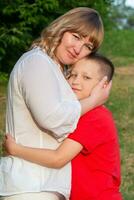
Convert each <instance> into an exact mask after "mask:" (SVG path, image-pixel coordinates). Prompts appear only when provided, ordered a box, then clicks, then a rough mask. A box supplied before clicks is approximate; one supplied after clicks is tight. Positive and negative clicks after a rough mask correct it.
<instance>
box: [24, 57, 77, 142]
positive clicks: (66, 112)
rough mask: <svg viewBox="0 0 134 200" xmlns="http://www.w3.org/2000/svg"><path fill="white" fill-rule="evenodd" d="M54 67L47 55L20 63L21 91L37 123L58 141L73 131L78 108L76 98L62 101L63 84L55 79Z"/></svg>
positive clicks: (56, 77)
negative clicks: (21, 72)
mask: <svg viewBox="0 0 134 200" xmlns="http://www.w3.org/2000/svg"><path fill="white" fill-rule="evenodd" d="M54 67H55V66H53V64H52V63H51V62H50V61H49V59H48V58H47V56H46V57H44V56H42V55H40V54H35V55H33V56H30V57H29V58H28V59H26V60H24V61H23V63H22V68H23V75H22V80H21V81H22V82H21V88H22V94H23V97H24V99H25V103H26V105H27V107H28V109H29V110H30V112H31V114H32V117H33V118H34V120H35V121H36V122H37V124H38V125H39V126H40V127H41V128H43V129H47V130H49V131H52V132H54V133H55V135H56V137H59V138H60V137H62V136H63V135H64V134H67V133H70V132H72V131H73V130H74V129H75V128H76V126H77V122H78V120H79V117H80V112H81V106H80V103H79V101H78V100H77V99H75V98H70V99H69V98H68V99H66V98H64V95H63V92H62V91H63V87H64V85H63V81H61V80H60V79H59V78H58V76H57V74H56V71H55V70H53V68H54ZM61 88H62V90H61ZM70 91H71V90H70ZM71 92H72V91H71Z"/></svg>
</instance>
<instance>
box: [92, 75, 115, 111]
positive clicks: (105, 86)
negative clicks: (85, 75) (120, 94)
mask: <svg viewBox="0 0 134 200" xmlns="http://www.w3.org/2000/svg"><path fill="white" fill-rule="evenodd" d="M111 88H112V81H110V82H109V83H108V82H107V77H104V78H103V79H102V80H101V81H100V82H99V83H98V84H97V85H96V87H95V88H93V90H92V93H91V96H90V98H91V100H92V101H93V103H94V106H95V107H97V106H100V105H102V104H104V103H105V102H106V101H107V99H108V97H109V94H110V91H111Z"/></svg>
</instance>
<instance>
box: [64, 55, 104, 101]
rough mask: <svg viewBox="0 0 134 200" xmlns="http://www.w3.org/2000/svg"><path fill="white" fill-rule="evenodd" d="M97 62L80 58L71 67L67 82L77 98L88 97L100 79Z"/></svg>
mask: <svg viewBox="0 0 134 200" xmlns="http://www.w3.org/2000/svg"><path fill="white" fill-rule="evenodd" d="M100 76H101V75H100V74H99V64H98V63H97V62H95V61H92V60H89V59H88V60H86V59H82V60H80V61H78V62H77V63H75V64H74V66H73V67H72V71H71V75H70V78H69V79H68V82H69V84H70V86H71V88H72V90H73V91H74V93H75V94H76V96H77V98H78V99H79V100H81V99H84V98H86V97H88V96H89V95H90V94H91V91H92V89H93V88H94V87H95V85H96V84H97V83H98V82H99V80H100Z"/></svg>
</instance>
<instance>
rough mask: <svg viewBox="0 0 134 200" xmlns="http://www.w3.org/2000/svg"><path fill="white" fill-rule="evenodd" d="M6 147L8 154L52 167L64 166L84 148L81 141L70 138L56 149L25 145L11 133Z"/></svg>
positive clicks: (5, 143) (5, 144) (7, 138)
mask: <svg viewBox="0 0 134 200" xmlns="http://www.w3.org/2000/svg"><path fill="white" fill-rule="evenodd" d="M4 147H5V148H6V152H7V154H10V155H12V156H16V157H19V158H22V159H25V160H27V161H30V162H33V163H36V164H39V165H42V166H45V167H51V168H61V167H63V166H64V165H65V164H67V163H68V162H69V161H71V160H72V159H73V158H74V157H75V156H76V155H77V154H78V153H79V152H80V151H81V150H82V148H83V146H82V145H81V144H80V143H78V142H76V141H74V140H72V139H69V138H67V139H65V140H64V142H63V143H62V144H61V145H60V146H59V147H58V148H57V149H56V150H49V149H39V148H31V147H25V146H22V145H20V144H16V143H15V140H14V139H13V137H12V136H11V135H6V139H5V142H4Z"/></svg>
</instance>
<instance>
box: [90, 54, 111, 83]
mask: <svg viewBox="0 0 134 200" xmlns="http://www.w3.org/2000/svg"><path fill="white" fill-rule="evenodd" d="M86 59H89V60H93V61H95V62H97V63H98V64H99V66H100V73H101V74H102V76H107V78H108V80H107V81H108V82H109V81H110V80H111V79H112V77H113V74H114V65H113V63H112V62H111V60H109V59H108V58H107V57H105V56H103V55H101V54H98V53H92V54H90V55H89V56H87V57H86Z"/></svg>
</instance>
